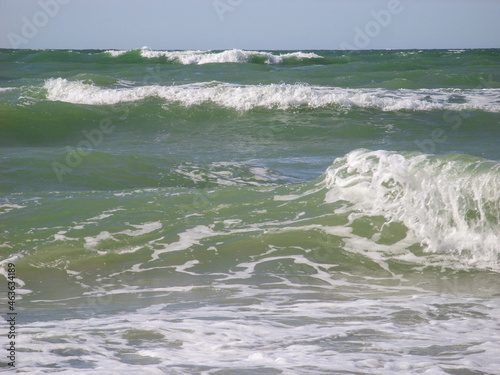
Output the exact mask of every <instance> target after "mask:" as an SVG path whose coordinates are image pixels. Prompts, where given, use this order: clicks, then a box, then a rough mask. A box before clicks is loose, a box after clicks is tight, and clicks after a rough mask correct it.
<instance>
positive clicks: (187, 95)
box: [44, 78, 500, 112]
mask: <svg viewBox="0 0 500 375" xmlns="http://www.w3.org/2000/svg"><path fill="white" fill-rule="evenodd" d="M44 88H45V89H46V90H47V99H49V100H53V101H63V102H69V103H74V104H89V105H113V104H117V103H122V102H135V101H140V100H144V99H147V98H154V97H156V98H161V99H163V100H165V101H166V102H167V103H180V104H182V105H185V106H193V105H201V104H204V103H215V104H217V105H220V106H222V107H227V108H234V109H237V110H250V109H252V108H255V107H264V108H277V109H288V108H294V107H300V106H306V107H310V108H319V107H325V106H330V105H339V106H344V107H352V106H358V107H371V108H380V109H381V110H385V111H396V110H417V111H418V110H424V111H426V110H433V109H446V110H470V109H479V110H484V111H491V112H500V104H499V103H498V98H499V97H500V90H498V89H491V90H487V91H484V90H465V91H460V92H461V95H462V96H463V98H464V102H463V103H453V102H451V99H452V97H454V96H456V95H457V90H440V89H433V90H387V89H380V88H378V89H348V88H342V87H323V86H309V85H306V84H268V85H235V84H230V83H222V82H201V83H192V84H187V85H172V86H160V85H151V86H135V87H134V86H132V87H130V86H127V87H119V88H102V87H99V86H95V85H92V84H86V83H83V82H81V81H68V80H67V79H63V78H56V79H49V80H47V81H46V82H45V85H44Z"/></svg>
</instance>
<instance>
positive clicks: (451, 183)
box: [326, 150, 500, 270]
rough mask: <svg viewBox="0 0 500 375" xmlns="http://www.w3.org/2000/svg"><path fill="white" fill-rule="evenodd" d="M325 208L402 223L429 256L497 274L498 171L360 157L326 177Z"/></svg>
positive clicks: (484, 165)
mask: <svg viewBox="0 0 500 375" xmlns="http://www.w3.org/2000/svg"><path fill="white" fill-rule="evenodd" d="M326 184H327V187H328V188H329V191H328V193H327V195H326V202H330V203H331V202H341V201H345V202H346V207H348V211H349V212H362V213H363V214H364V215H366V214H369V215H381V216H385V217H386V218H387V219H388V220H390V221H398V222H402V223H404V225H405V226H406V227H407V228H408V229H410V230H411V231H412V232H413V233H415V235H416V237H417V238H419V239H421V242H422V244H423V245H425V246H426V248H427V250H428V251H431V252H439V253H447V254H452V255H453V256H455V257H459V258H460V260H461V261H463V262H465V263H467V264H470V265H474V266H478V267H480V268H490V269H495V270H499V269H500V264H499V253H500V245H499V244H500V216H499V212H500V188H499V186H500V164H499V163H495V162H491V161H486V160H480V159H472V158H471V157H469V158H466V157H464V156H459V155H454V156H441V157H438V156H429V155H406V156H405V155H402V154H398V153H395V152H388V151H366V150H356V151H353V152H351V153H349V154H347V155H346V156H345V157H342V158H339V159H337V160H336V161H335V162H334V164H333V165H332V166H331V167H330V168H329V169H328V170H327V173H326Z"/></svg>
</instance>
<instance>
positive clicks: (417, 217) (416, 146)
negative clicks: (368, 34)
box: [0, 48, 500, 374]
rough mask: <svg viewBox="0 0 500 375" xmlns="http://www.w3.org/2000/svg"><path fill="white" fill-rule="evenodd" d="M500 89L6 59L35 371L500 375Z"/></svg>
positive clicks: (257, 63)
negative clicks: (498, 374) (499, 374)
mask: <svg viewBox="0 0 500 375" xmlns="http://www.w3.org/2000/svg"><path fill="white" fill-rule="evenodd" d="M499 67H500V50H493V49H490V50H405V51H245V50H227V51H155V50H151V49H149V48H142V49H136V50H124V51H118V50H110V51H104V50H85V51H84V50H74V51H70V50H36V51H35V50H0V69H1V70H0V160H1V162H0V229H1V233H2V238H1V240H0V254H1V257H0V260H1V273H2V275H3V277H1V278H0V279H2V280H4V281H3V284H4V286H3V287H2V288H3V289H4V291H5V293H4V296H3V297H2V316H3V317H4V319H5V320H7V318H8V315H7V312H8V311H9V310H8V307H9V305H8V298H5V297H6V296H7V290H8V288H7V287H8V281H9V280H8V278H9V273H8V269H9V264H12V265H14V266H15V281H16V290H15V291H16V301H15V311H16V313H17V316H16V319H17V320H16V340H15V348H16V355H15V359H16V361H15V366H16V369H17V370H18V371H22V372H27V373H32V374H43V373H61V374H64V373H67V374H75V373H89V374H143V373H148V374H149V373H151V374H340V373H346V374H347V373H348V374H396V373H414V374H418V373H422V374H424V373H425V374H495V373H498V371H499V368H500V324H499V323H500V258H499V253H500V147H499V141H500V76H499ZM7 324H8V323H6V324H5V325H4V328H5V329H4V331H5V335H2V338H1V341H2V346H3V347H5V348H7V347H8V345H9V340H8V339H7V331H8V329H7V327H8V325H7ZM7 355H8V351H7V350H5V351H4V354H3V355H2V359H1V361H0V362H2V366H3V369H4V370H6V371H7V370H10V369H11V366H8V362H9V360H8V359H7Z"/></svg>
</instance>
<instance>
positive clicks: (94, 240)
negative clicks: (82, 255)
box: [83, 231, 116, 249]
mask: <svg viewBox="0 0 500 375" xmlns="http://www.w3.org/2000/svg"><path fill="white" fill-rule="evenodd" d="M104 240H115V241H116V238H114V237H113V236H112V235H111V234H110V233H109V232H108V231H102V232H101V233H99V234H98V235H97V236H95V237H91V236H89V237H85V245H83V246H84V247H85V248H86V249H95V248H96V247H97V245H99V242H101V241H104Z"/></svg>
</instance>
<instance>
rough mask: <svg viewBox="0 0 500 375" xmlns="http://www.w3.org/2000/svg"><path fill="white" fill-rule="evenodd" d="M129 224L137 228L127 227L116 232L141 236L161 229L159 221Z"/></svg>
mask: <svg viewBox="0 0 500 375" xmlns="http://www.w3.org/2000/svg"><path fill="white" fill-rule="evenodd" d="M129 225H131V226H133V227H134V228H137V230H131V229H127V230H124V231H122V232H118V233H119V234H120V233H121V234H126V235H127V236H131V237H137V236H141V235H143V234H147V233H151V232H154V231H156V230H158V229H161V227H162V226H163V225H162V223H160V222H159V221H154V222H150V223H144V224H140V225H132V224H129Z"/></svg>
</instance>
